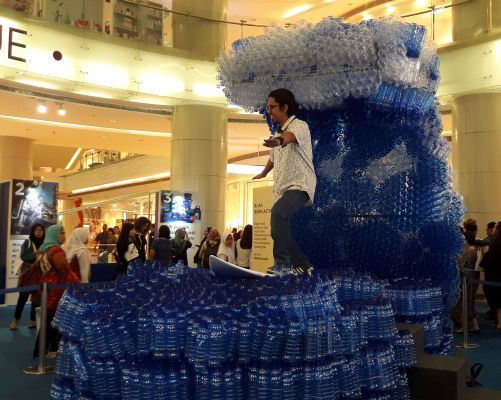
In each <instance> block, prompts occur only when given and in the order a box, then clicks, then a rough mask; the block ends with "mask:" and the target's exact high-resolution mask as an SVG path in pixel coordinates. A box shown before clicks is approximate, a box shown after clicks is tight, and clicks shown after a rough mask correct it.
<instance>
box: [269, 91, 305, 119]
mask: <svg viewBox="0 0 501 400" xmlns="http://www.w3.org/2000/svg"><path fill="white" fill-rule="evenodd" d="M270 97H273V98H274V99H275V101H276V102H277V103H278V104H280V106H284V105H286V104H287V105H288V106H289V107H288V108H287V115H288V116H289V117H290V116H291V115H296V114H297V112H298V109H299V105H298V104H297V103H296V98H295V97H294V94H293V93H292V92H291V91H290V90H288V89H275V90H274V91H272V92H271V93H270V94H269V95H268V98H270Z"/></svg>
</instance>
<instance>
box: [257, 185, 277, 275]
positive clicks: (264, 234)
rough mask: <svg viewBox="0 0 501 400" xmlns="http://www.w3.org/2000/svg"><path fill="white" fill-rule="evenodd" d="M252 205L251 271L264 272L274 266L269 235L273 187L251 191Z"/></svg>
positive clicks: (271, 240) (271, 241)
mask: <svg viewBox="0 0 501 400" xmlns="http://www.w3.org/2000/svg"><path fill="white" fill-rule="evenodd" d="M253 203H254V216H253V230H252V254H253V259H252V269H253V270H256V271H260V272H266V270H267V269H268V268H269V267H271V266H272V265H273V264H274V260H273V239H272V238H271V233H270V215H271V207H272V205H273V187H272V186H266V187H261V188H255V189H254V191H253Z"/></svg>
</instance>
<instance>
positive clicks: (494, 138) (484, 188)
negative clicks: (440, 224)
mask: <svg viewBox="0 0 501 400" xmlns="http://www.w3.org/2000/svg"><path fill="white" fill-rule="evenodd" d="M500 111H501V94H494V93H493V94H475V95H468V96H462V97H459V98H457V99H456V100H455V101H454V103H453V122H454V125H453V134H452V146H453V151H452V165H453V170H454V178H455V185H456V188H457V190H458V191H459V193H461V194H462V195H463V197H464V201H465V206H466V208H467V215H466V218H474V219H476V220H477V223H478V225H479V233H481V234H483V231H484V226H485V224H486V223H487V222H489V221H491V220H492V221H500V220H501V201H500V199H501V151H500V150H501V112H500Z"/></svg>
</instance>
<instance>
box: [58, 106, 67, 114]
mask: <svg viewBox="0 0 501 400" xmlns="http://www.w3.org/2000/svg"><path fill="white" fill-rule="evenodd" d="M57 113H58V114H59V115H60V116H61V117H64V116H65V115H66V110H65V109H64V107H63V105H62V104H61V105H60V106H59V108H58V109H57Z"/></svg>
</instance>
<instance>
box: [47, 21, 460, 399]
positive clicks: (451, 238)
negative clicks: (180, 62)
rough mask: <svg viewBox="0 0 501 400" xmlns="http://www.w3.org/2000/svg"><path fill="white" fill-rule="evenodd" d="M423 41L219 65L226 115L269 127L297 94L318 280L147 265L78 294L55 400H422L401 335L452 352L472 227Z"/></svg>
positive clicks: (257, 43) (306, 44)
mask: <svg viewBox="0 0 501 400" xmlns="http://www.w3.org/2000/svg"><path fill="white" fill-rule="evenodd" d="M425 33H426V32H425V30H424V28H423V27H420V26H418V25H414V24H405V23H402V22H400V21H398V20H393V19H389V20H387V19H386V20H378V21H368V22H363V23H360V24H357V25H350V24H346V23H342V22H341V21H339V20H336V19H333V18H327V19H324V20H323V21H321V22H320V23H318V24H316V25H309V24H305V23H301V24H298V25H294V26H292V27H290V28H287V29H286V28H278V27H272V28H270V29H269V30H268V31H267V32H266V34H265V35H263V36H258V37H252V38H245V39H242V40H239V41H237V42H235V43H234V44H233V50H232V51H231V52H229V53H227V54H223V55H222V56H221V58H220V60H219V69H220V80H221V84H222V85H223V87H224V91H225V93H226V95H227V96H228V98H229V99H230V100H231V101H232V102H234V103H236V104H238V105H240V106H243V107H245V108H246V109H249V110H258V111H261V112H263V113H264V104H265V100H266V96H267V95H268V93H269V92H270V91H271V90H273V89H276V88H279V87H286V88H289V89H291V90H292V91H293V92H294V93H295V95H296V97H297V99H298V101H299V102H300V103H301V106H302V109H301V115H300V117H301V118H303V119H305V120H306V121H307V122H308V124H309V126H310V130H311V133H312V139H313V147H314V163H315V167H316V171H317V178H318V184H317V191H316V200H315V204H314V207H312V208H309V209H305V210H304V211H302V212H301V213H300V214H298V216H297V218H296V220H295V221H294V224H295V228H296V232H297V233H300V234H299V236H297V239H298V241H300V242H301V244H302V247H303V248H304V249H305V250H306V251H307V252H308V255H309V257H310V259H311V261H312V262H313V263H314V265H315V267H316V273H315V274H314V276H313V277H312V278H306V277H294V276H290V275H284V276H275V277H266V278H262V279H258V280H246V279H242V280H234V279H231V280H228V279H221V278H217V277H214V276H213V275H211V274H210V273H209V272H208V271H206V270H190V269H188V268H184V267H182V266H173V267H171V268H169V269H164V268H163V267H161V266H160V265H159V264H151V263H146V264H145V265H142V264H134V265H132V266H131V267H130V269H129V274H128V276H126V277H122V278H120V279H119V280H118V281H117V282H116V283H110V284H106V285H103V287H99V288H85V289H83V288H72V289H69V290H68V291H67V293H66V294H65V296H64V297H63V299H62V301H61V303H60V305H59V308H58V312H57V314H56V317H55V319H54V324H55V326H56V327H57V328H58V329H59V330H60V331H61V333H62V335H63V341H62V343H61V350H60V353H59V357H58V362H57V378H56V381H55V383H54V384H53V386H52V390H51V399H53V400H59V399H132V400H134V399H138V400H139V399H141V400H145V399H196V400H203V399H211V400H215V399H252V400H254V399H256V400H260V399H263V400H264V399H266V400H268V399H294V400H299V399H325V398H329V399H367V400H368V399H389V400H397V399H409V398H410V395H409V386H408V382H407V374H406V368H408V367H410V366H412V365H414V364H415V362H416V354H415V352H414V343H413V339H412V336H411V335H410V334H409V332H407V331H398V330H397V325H396V323H397V322H407V323H420V324H422V325H423V326H424V330H425V349H426V351H428V352H430V353H434V354H448V353H449V352H450V351H451V350H452V336H451V327H450V322H449V319H448V313H447V310H448V309H449V307H450V306H451V305H452V303H453V302H454V301H455V297H456V292H457V286H458V275H457V271H456V267H455V259H456V256H457V254H458V252H459V251H460V249H461V247H462V240H461V237H460V234H459V232H458V230H457V228H456V226H457V224H458V223H459V222H460V221H461V219H462V216H463V213H464V208H463V205H462V199H461V197H460V196H459V195H458V194H457V193H455V192H454V191H453V190H452V186H451V181H452V179H451V173H450V170H449V164H448V160H447V158H448V155H449V148H448V145H447V143H446V142H445V140H444V139H443V138H441V136H440V134H441V122H440V117H439V110H438V102H437V100H436V98H435V91H436V88H437V85H438V80H439V71H438V65H439V60H438V57H437V54H436V51H435V49H434V47H433V45H432V44H431V43H430V42H429V41H427V40H425ZM265 117H266V115H265ZM267 120H268V121H269V118H267ZM273 128H274V127H273V126H271V124H270V129H271V130H273Z"/></svg>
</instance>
